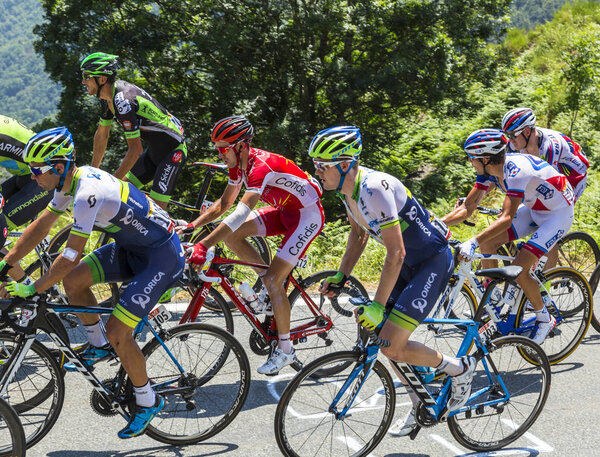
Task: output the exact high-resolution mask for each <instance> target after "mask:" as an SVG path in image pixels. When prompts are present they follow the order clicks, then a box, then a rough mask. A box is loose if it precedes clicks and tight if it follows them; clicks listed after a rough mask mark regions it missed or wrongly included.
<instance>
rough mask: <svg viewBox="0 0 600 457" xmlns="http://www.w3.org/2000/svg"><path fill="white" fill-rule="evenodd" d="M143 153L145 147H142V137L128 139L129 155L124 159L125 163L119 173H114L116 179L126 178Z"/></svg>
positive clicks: (122, 163)
mask: <svg viewBox="0 0 600 457" xmlns="http://www.w3.org/2000/svg"><path fill="white" fill-rule="evenodd" d="M142 152H144V147H143V146H142V139H141V138H140V137H137V138H127V154H125V157H123V161H122V162H121V165H120V166H119V168H118V169H117V171H115V172H114V176H115V178H118V179H123V178H125V175H127V173H128V172H129V170H131V168H132V167H133V166H134V165H135V163H136V162H137V160H138V159H139V158H140V156H141V155H142Z"/></svg>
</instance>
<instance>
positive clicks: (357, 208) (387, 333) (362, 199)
mask: <svg viewBox="0 0 600 457" xmlns="http://www.w3.org/2000/svg"><path fill="white" fill-rule="evenodd" d="M361 150H362V144H361V136H360V132H359V129H358V128H357V127H353V126H349V127H333V128H330V129H326V130H323V131H321V132H319V133H318V134H317V136H316V137H315V138H314V139H313V141H312V143H311V145H310V148H309V154H310V156H311V157H312V158H313V163H314V165H315V170H316V175H317V176H318V177H319V178H320V179H321V181H322V183H323V187H324V189H326V190H335V191H337V192H338V193H339V196H340V197H341V198H342V201H343V202H344V205H345V206H346V210H347V213H348V217H349V220H350V225H351V230H350V234H349V236H348V244H347V246H346V252H345V253H344V256H343V258H342V262H341V265H340V268H339V272H338V273H337V274H336V275H335V276H331V277H329V278H327V279H326V281H325V282H324V283H323V285H322V288H321V291H322V292H323V293H325V294H327V295H329V296H331V295H335V292H336V290H339V289H340V288H341V287H343V285H344V284H345V282H346V279H347V277H348V276H349V275H350V273H351V272H352V269H353V268H354V266H355V265H356V262H357V261H358V259H359V258H360V256H361V254H362V252H363V251H364V249H365V246H366V243H367V241H368V238H369V236H371V237H373V238H374V239H376V240H377V241H378V242H380V243H381V244H383V245H384V246H385V248H386V257H385V262H384V265H383V269H382V272H381V281H380V282H379V285H378V288H377V292H376V293H375V298H374V300H373V301H372V302H371V303H370V304H369V305H368V306H366V305H365V306H360V307H358V315H357V320H358V322H360V323H361V324H362V325H363V326H364V327H366V328H370V329H374V328H377V327H379V326H380V325H382V322H383V317H384V311H385V308H386V306H385V305H384V304H387V306H388V307H389V308H391V310H390V313H389V317H388V319H387V320H386V321H385V322H384V323H383V327H382V328H381V331H380V333H379V335H380V336H381V337H382V338H383V339H385V340H388V341H389V342H390V346H389V347H386V348H382V349H381V351H382V353H383V354H384V355H385V356H387V357H389V358H390V359H392V360H396V361H398V362H408V363H411V364H413V365H420V366H426V367H435V368H437V369H438V370H441V371H443V372H445V373H447V374H448V375H450V376H452V377H453V379H452V393H451V396H450V399H449V401H448V410H449V411H453V410H455V409H458V408H460V407H462V406H463V405H464V404H465V403H466V401H467V400H468V398H469V395H470V392H471V380H472V377H473V372H474V370H475V366H476V360H475V358H473V357H462V358H456V357H449V356H446V355H443V354H441V353H439V352H437V351H434V350H433V349H430V348H428V347H427V346H425V345H423V344H421V343H418V342H415V341H411V340H410V339H409V338H410V336H411V334H412V332H413V331H414V330H415V328H416V327H417V326H418V325H419V324H420V323H421V322H423V320H424V319H425V318H426V317H427V314H428V313H429V311H430V310H431V308H432V307H433V306H434V304H435V302H436V301H437V299H438V297H439V295H440V294H441V293H442V292H443V290H444V288H445V287H446V285H447V283H448V280H449V278H450V276H451V274H452V271H453V259H452V253H451V251H450V248H449V247H448V241H447V238H448V236H449V231H448V229H447V227H446V226H445V225H444V224H443V223H442V222H440V221H439V220H437V219H436V218H435V217H433V216H432V215H431V214H430V213H429V212H428V211H427V210H426V209H425V208H424V207H423V206H421V204H420V203H419V201H418V200H417V199H416V198H415V197H413V195H412V194H411V192H410V190H408V189H407V188H406V187H405V186H404V185H403V184H402V183H401V182H400V181H399V180H398V179H396V178H395V177H393V176H391V175H389V174H387V173H382V172H378V171H375V170H371V169H369V168H366V167H362V166H359V164H358V157H359V155H360V152H361ZM400 376H401V375H400ZM415 398H416V396H415ZM405 422H406V424H405ZM399 424H400V426H399V428H401V429H402V430H401V431H398V432H396V434H398V435H405V434H408V433H410V431H411V430H412V429H413V428H414V427H415V426H416V423H415V421H414V415H413V414H412V413H411V415H409V417H408V418H407V420H405V421H400V422H399ZM404 424H405V425H404ZM392 432H393V429H392Z"/></svg>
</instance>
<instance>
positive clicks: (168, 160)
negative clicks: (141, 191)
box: [150, 143, 187, 209]
mask: <svg viewBox="0 0 600 457" xmlns="http://www.w3.org/2000/svg"><path fill="white" fill-rule="evenodd" d="M165 148H166V146H165ZM166 150H170V151H171V152H169V153H168V154H166V155H163V156H162V157H161V160H160V162H159V163H158V165H157V167H156V172H155V173H154V183H153V184H152V190H151V191H150V198H152V199H153V200H154V201H156V203H157V204H158V206H160V207H161V208H162V209H166V208H167V205H168V204H169V200H171V195H173V189H174V188H175V184H177V177H178V176H179V173H180V172H181V169H182V168H183V165H184V164H185V162H186V160H187V148H186V145H185V143H181V144H179V145H177V147H176V148H175V149H172V148H171V149H166ZM151 153H152V152H151ZM161 153H162V154H164V152H162V151H161ZM155 160H156V159H155Z"/></svg>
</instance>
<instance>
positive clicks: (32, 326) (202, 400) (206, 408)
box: [0, 297, 250, 447]
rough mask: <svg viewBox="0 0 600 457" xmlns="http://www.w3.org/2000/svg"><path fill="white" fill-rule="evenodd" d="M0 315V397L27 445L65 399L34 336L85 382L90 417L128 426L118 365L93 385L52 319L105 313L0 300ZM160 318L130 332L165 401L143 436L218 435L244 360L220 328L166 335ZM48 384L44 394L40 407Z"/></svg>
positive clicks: (171, 439) (187, 440) (127, 385)
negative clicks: (1, 329) (45, 340)
mask: <svg viewBox="0 0 600 457" xmlns="http://www.w3.org/2000/svg"><path fill="white" fill-rule="evenodd" d="M23 309H27V310H29V311H32V317H31V318H30V319H29V320H27V321H26V323H25V324H24V325H20V324H22V322H21V323H20V322H19V320H18V319H16V318H15V317H14V316H15V312H18V311H19V310H23ZM0 311H2V316H1V317H0V320H1V322H2V323H3V324H5V325H6V326H8V327H10V328H11V329H12V331H13V332H14V333H11V334H5V335H4V338H5V339H4V340H0V341H2V345H1V346H0V347H6V345H7V344H8V346H9V348H8V349H9V350H8V351H7V352H5V355H7V356H8V358H5V359H4V360H3V363H2V365H1V370H0V395H2V396H3V397H4V398H6V399H7V400H8V401H9V403H10V404H11V405H12V406H13V407H14V409H15V410H16V411H17V413H18V414H19V417H20V418H21V421H22V422H23V425H24V429H25V435H26V442H27V447H30V446H33V445H34V444H36V443H37V442H39V441H40V440H41V439H42V438H43V437H44V436H45V435H46V434H47V433H48V432H49V431H50V429H51V428H52V427H53V425H54V424H55V423H56V420H57V419H58V416H59V414H60V411H61V408H62V405H63V401H64V395H65V384H64V380H63V377H62V375H61V373H60V369H59V367H58V364H57V362H56V359H55V358H54V357H53V356H52V354H51V353H50V352H49V350H48V349H47V348H46V347H44V345H42V344H40V343H39V342H38V341H36V340H35V334H36V332H37V331H41V332H43V333H45V334H46V335H47V336H48V337H49V338H50V339H51V340H52V341H53V342H54V344H55V345H56V346H57V347H58V348H59V349H60V350H61V351H62V352H63V354H64V355H65V357H66V358H67V359H68V360H69V361H70V362H72V363H73V364H74V365H75V366H76V367H77V370H78V371H79V372H80V373H81V374H82V375H83V376H84V377H85V378H86V379H87V380H88V381H89V382H90V383H91V384H92V387H93V391H92V394H91V397H90V404H91V406H92V409H93V410H94V411H95V412H96V413H98V414H99V415H102V416H112V415H116V414H119V415H121V416H122V417H123V418H124V419H125V420H128V418H129V414H130V413H131V411H133V409H134V408H135V399H134V396H133V385H132V383H131V381H130V380H129V378H128V377H127V374H126V372H125V370H124V369H123V367H122V366H120V365H119V368H118V370H117V373H116V375H114V376H113V377H110V378H108V379H105V380H103V381H101V380H100V379H98V377H97V376H96V375H95V374H94V369H93V368H87V367H86V365H85V364H84V362H83V361H82V359H81V358H80V356H79V354H78V353H77V352H75V351H73V350H72V349H71V347H70V346H69V343H68V339H67V338H66V332H65V330H64V328H62V324H61V321H60V320H59V319H58V316H57V313H60V312H68V313H100V314H110V313H112V312H113V309H112V308H106V307H93V308H92V307H78V306H71V305H62V304H56V303H52V302H48V301H47V300H45V298H43V297H36V298H32V299H27V300H24V299H16V298H13V299H11V300H0ZM160 317H161V315H160V313H154V314H152V315H150V316H148V317H145V318H144V319H142V320H141V321H140V323H139V324H138V326H137V327H136V328H135V330H134V335H135V336H136V338H138V339H140V338H141V337H142V336H144V335H146V336H147V337H148V338H147V342H146V344H145V345H144V346H143V348H142V353H143V354H144V356H145V358H146V365H147V371H148V375H149V377H150V379H151V380H152V383H153V388H154V390H155V391H156V392H157V394H160V395H162V396H163V397H164V399H165V408H164V409H163V411H162V412H161V413H160V414H159V415H158V416H157V417H156V418H155V419H154V420H153V422H152V424H151V425H150V426H149V427H148V429H147V431H146V433H147V434H148V436H150V437H152V438H153V439H156V440H158V441H160V442H163V443H167V444H175V445H183V444H192V443H197V442H199V441H203V440H205V439H207V438H210V437H211V436H214V435H215V434H216V433H218V432H220V431H221V430H223V429H224V428H225V427H226V426H227V425H228V424H229V423H230V422H231V421H232V420H233V419H234V418H235V417H236V415H237V414H238V413H239V411H240V410H241V408H242V406H243V404H244V401H245V399H246V397H247V395H248V391H249V388H250V366H249V362H248V357H247V356H246V353H245V352H244V349H243V348H242V346H241V345H240V343H239V342H238V341H237V340H236V339H235V338H234V337H233V336H232V335H231V334H230V333H228V332H227V331H225V330H222V329H219V328H217V327H214V326H212V325H208V324H200V323H193V324H186V325H181V326H176V327H173V328H168V329H167V328H165V327H164V326H163V325H162V324H163V319H161V318H160ZM144 332H145V333H144ZM116 360H117V361H118V359H116ZM94 368H97V367H94ZM48 384H50V385H51V394H50V395H49V396H48V397H47V398H45V399H43V400H42V401H41V402H40V398H42V396H41V394H42V391H44V389H47V388H48ZM40 385H41V387H40Z"/></svg>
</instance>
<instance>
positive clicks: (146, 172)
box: [123, 147, 156, 189]
mask: <svg viewBox="0 0 600 457" xmlns="http://www.w3.org/2000/svg"><path fill="white" fill-rule="evenodd" d="M155 172H156V163H154V161H153V160H152V158H151V154H150V148H149V147H147V148H146V149H144V152H143V153H142V155H141V156H140V157H139V159H137V161H136V162H135V163H134V164H133V167H131V170H129V171H128V172H127V174H126V175H125V178H124V179H123V180H124V181H129V182H130V183H131V184H133V185H134V186H135V187H137V188H138V189H141V188H142V187H144V184H148V183H149V182H151V181H152V179H153V178H154V173H155Z"/></svg>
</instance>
